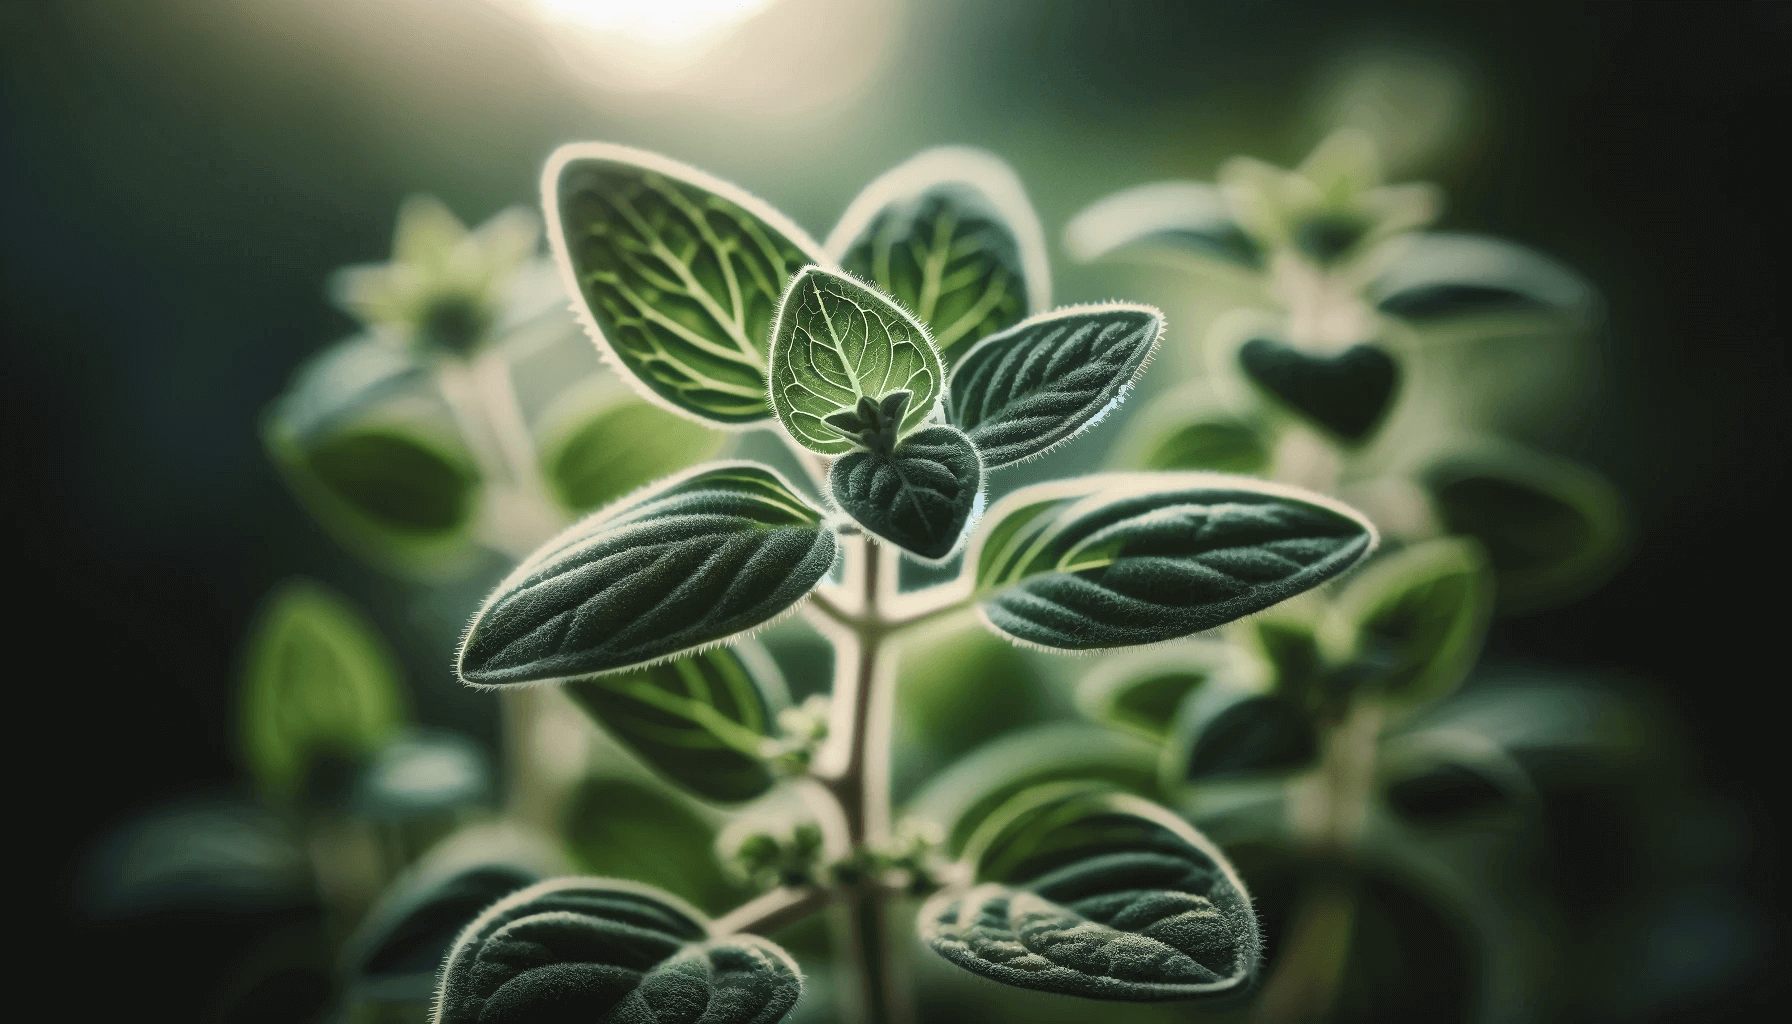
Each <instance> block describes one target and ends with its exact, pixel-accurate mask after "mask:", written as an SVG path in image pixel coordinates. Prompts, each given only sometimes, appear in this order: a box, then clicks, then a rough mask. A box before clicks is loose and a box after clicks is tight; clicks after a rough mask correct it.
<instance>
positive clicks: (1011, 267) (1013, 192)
mask: <svg viewBox="0 0 1792 1024" xmlns="http://www.w3.org/2000/svg"><path fill="white" fill-rule="evenodd" d="M827 252H828V255H830V256H833V257H834V258H836V259H838V260H839V261H840V265H841V266H842V267H843V268H845V269H846V270H847V271H848V272H850V273H853V274H856V275H858V276H859V277H860V278H863V279H864V280H867V281H870V282H872V283H874V284H876V285H877V286H878V287H879V288H881V289H883V290H884V291H885V292H886V293H888V294H890V295H893V296H895V297H896V299H897V300H898V301H899V302H901V303H902V304H903V305H904V306H905V307H906V308H908V309H911V310H913V311H914V312H915V315H916V316H918V317H919V318H920V319H921V322H922V323H924V324H926V325H927V327H928V330H929V332H930V334H931V336H932V338H933V341H934V345H935V346H936V347H937V348H938V349H939V351H940V352H941V353H942V356H943V357H944V358H945V359H946V360H947V362H948V363H950V362H951V361H952V360H953V359H955V358H957V357H959V356H960V355H961V354H962V353H963V352H965V351H966V350H967V349H969V348H970V346H971V345H972V344H973V343H975V342H976V341H977V340H978V339H980V338H983V337H986V336H988V335H990V334H994V333H995V332H997V331H1000V330H1002V329H1003V328H1006V327H1009V326H1011V325H1013V324H1015V323H1018V322H1019V321H1020V320H1021V318H1022V317H1025V316H1027V315H1028V314H1030V313H1037V312H1039V311H1041V310H1043V309H1045V307H1046V306H1047V305H1048V304H1049V303H1050V301H1051V300H1050V295H1051V282H1050V280H1049V279H1048V278H1049V266H1048V264H1047V262H1046V255H1045V234H1044V232H1043V231H1042V230H1041V229H1040V226H1039V217H1038V215H1036V214H1035V213H1034V212H1033V207H1032V205H1031V204H1030V203H1028V202H1027V196H1026V193H1025V191H1024V190H1022V188H1021V184H1020V181H1019V180H1018V179H1017V178H1015V176H1014V172H1013V171H1011V170H1009V169H1008V165H1007V164H1004V163H1002V161H1000V160H998V159H996V158H995V157H993V156H991V155H989V154H988V153H983V152H980V151H978V150H974V149H965V148H960V147H946V148H940V149H932V150H928V151H926V152H924V153H921V154H919V155H918V156H916V157H914V158H913V159H911V160H909V161H907V162H906V163H904V164H902V165H900V166H898V167H896V168H895V169H893V170H891V171H889V172H887V173H886V174H884V175H883V176H882V177H880V178H878V179H877V180H876V181H873V182H872V183H871V184H870V185H868V186H866V188H865V190H864V191H863V192H861V193H859V195H858V197H857V198H856V199H854V200H853V201H852V204H851V205H850V206H848V207H847V210H846V213H845V215H843V216H842V217H841V218H840V223H839V225H837V226H836V227H835V228H834V230H833V232H832V233H831V234H830V235H829V236H828V241H827Z"/></svg>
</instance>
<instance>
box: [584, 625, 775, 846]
mask: <svg viewBox="0 0 1792 1024" xmlns="http://www.w3.org/2000/svg"><path fill="white" fill-rule="evenodd" d="M566 695H567V696H569V697H571V698H572V699H573V700H574V701H576V702H577V703H578V705H579V706H580V707H581V708H583V709H585V711H587V712H589V713H590V715H591V717H592V718H595V719H596V720H597V721H598V723H599V724H600V725H602V726H603V727H604V729H605V730H606V731H608V732H609V733H610V735H612V736H614V737H616V739H617V740H618V741H619V742H621V743H622V744H623V745H624V746H626V747H628V748H629V749H630V750H632V751H634V752H635V753H636V754H637V755H639V756H640V758H641V759H642V760H644V761H646V762H647V763H648V764H650V765H652V766H653V767H654V768H656V769H658V770H659V771H660V772H661V773H663V774H664V775H665V776H666V777H667V778H669V779H671V780H672V781H673V782H676V783H678V784H679V785H681V786H684V787H685V788H687V789H689V790H691V791H692V792H694V793H697V794H699V795H701V796H704V797H707V798H708V799H711V800H719V801H722V802H724V803H731V802H735V801H740V800H748V799H751V798H753V797H756V796H758V795H759V794H761V793H763V792H765V791H766V790H767V789H770V788H771V785H772V781H773V778H772V773H771V770H770V768H769V767H768V766H767V765H766V763H765V761H764V759H763V757H762V748H763V747H764V746H765V741H766V740H768V739H770V738H771V737H773V736H775V735H776V734H777V721H778V711H779V710H780V709H782V708H783V707H785V706H786V705H787V704H788V703H789V697H788V696H787V694H786V692H785V688H784V680H783V678H782V677H781V676H780V675H779V674H778V668H777V665H776V663H774V662H773V661H772V660H771V656H770V655H768V654H766V653H765V651H764V650H763V649H762V648H761V647H760V646H759V644H757V643H756V642H754V641H752V640H743V641H741V642H739V643H736V644H733V645H730V646H728V647H713V648H710V649H709V650H706V651H700V652H698V653H696V654H692V655H689V656H687V657H683V658H679V659H677V660H675V661H668V662H662V663H660V664H657V665H651V666H649V667H647V668H642V669H636V670H635V671H633V672H627V673H623V674H621V675H608V676H600V677H598V678H596V679H585V680H578V681H574V682H571V683H568V684H566ZM592 866H593V868H594V869H596V868H598V867H600V866H601V867H604V868H605V869H606V870H610V868H611V866H609V865H596V864H594V865H592Z"/></svg>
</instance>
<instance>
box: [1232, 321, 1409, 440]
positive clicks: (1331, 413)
mask: <svg viewBox="0 0 1792 1024" xmlns="http://www.w3.org/2000/svg"><path fill="white" fill-rule="evenodd" d="M1238 363H1239V365H1240V366H1242V367H1243V368H1244V372H1245V375H1246V376H1248V377H1249V378H1250V379H1251V382H1252V383H1254V384H1256V385H1257V386H1258V387H1259V388H1261V389H1263V391H1265V392H1267V393H1268V394H1269V395H1270V396H1271V397H1272V398H1274V399H1276V400H1277V401H1278V402H1280V403H1281V404H1283V405H1285V406H1287V407H1288V408H1289V409H1292V410H1293V411H1294V412H1296V413H1299V414H1300V415H1301V416H1304V417H1306V418H1307V419H1309V420H1311V421H1312V422H1314V423H1316V424H1318V425H1319V426H1321V427H1323V428H1325V429H1326V430H1327V431H1330V432H1331V433H1332V434H1334V435H1335V436H1337V437H1339V438H1342V439H1343V440H1345V441H1351V442H1359V441H1363V440H1365V439H1367V438H1368V437H1369V435H1370V434H1372V433H1374V431H1375V428H1376V427H1378V426H1380V425H1381V421H1382V420H1383V419H1384V418H1385V416H1386V414H1387V411H1388V408H1389V407H1390V406H1391V405H1392V404H1393V401H1394V393H1395V391H1397V390H1398V389H1399V387H1400V364H1399V363H1397V362H1395V361H1394V357H1393V356H1390V355H1388V354H1387V353H1386V352H1384V351H1382V350H1381V349H1380V348H1378V347H1376V346H1374V345H1366V344H1365V345H1352V346H1351V347H1349V348H1347V349H1345V350H1344V351H1342V352H1339V353H1337V354H1335V355H1315V354H1313V353H1309V352H1302V351H1300V350H1299V349H1297V348H1295V347H1293V346H1292V345H1286V344H1283V343H1282V342H1279V341H1271V340H1270V339H1268V338H1253V339H1251V340H1250V341H1247V342H1245V343H1244V345H1243V346H1242V347H1241V348H1240V349H1239V350H1238Z"/></svg>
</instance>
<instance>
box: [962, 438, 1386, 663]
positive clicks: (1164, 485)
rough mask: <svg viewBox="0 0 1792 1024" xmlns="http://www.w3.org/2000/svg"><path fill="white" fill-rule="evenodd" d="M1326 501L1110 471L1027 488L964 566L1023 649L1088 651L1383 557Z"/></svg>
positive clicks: (1213, 618)
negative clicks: (970, 568)
mask: <svg viewBox="0 0 1792 1024" xmlns="http://www.w3.org/2000/svg"><path fill="white" fill-rule="evenodd" d="M1375 544H1376V533H1375V528H1374V527H1373V526H1371V525H1369V523H1368V521H1367V520H1365V519H1363V518H1362V517H1361V516H1360V515H1358V514H1357V513H1356V512H1353V511H1351V510H1350V509H1349V508H1347V507H1345V506H1344V505H1342V504H1339V503H1337V502H1335V501H1332V500H1331V499H1329V498H1325V497H1321V496H1320V495H1317V494H1312V493H1309V492H1306V491H1301V490H1299V489H1297V488H1289V487H1283V486H1279V485H1275V484H1268V483H1265V482H1263V481H1260V480H1252V479H1250V478H1248V477H1231V476H1223V475H1220V474H1209V473H1114V474H1103V475H1098V476H1090V477H1084V478H1081V479H1077V480H1067V481H1061V482H1057V483H1049V484H1038V485H1035V486H1032V487H1025V488H1022V489H1020V490H1018V491H1016V492H1014V493H1013V494H1010V495H1009V496H1007V497H1006V498H1004V499H1002V500H1001V501H1000V502H998V503H997V504H996V506H995V507H994V508H992V509H991V510H990V513H989V515H988V516H986V517H985V519H984V526H983V527H982V528H981V529H980V530H979V531H978V533H977V536H976V537H975V539H974V540H973V541H972V546H971V548H970V551H969V553H968V554H967V555H966V564H967V565H971V566H974V567H975V570H974V571H975V574H976V575H975V587H976V590H975V595H976V598H977V602H978V605H977V607H978V609H979V611H980V612H981V613H982V615H983V618H984V621H985V622H987V623H988V624H989V625H990V626H991V628H994V629H996V630H998V631H1000V632H1002V633H1004V634H1007V635H1008V636H1011V637H1013V638H1015V639H1016V640H1019V641H1022V642H1024V643H1030V644H1037V645H1039V646H1041V647H1051V648H1060V649H1065V650H1090V649H1094V648H1100V647H1124V646H1128V645H1133V644H1149V643H1158V642H1160V641H1164V640H1170V639H1174V638H1176V637H1180V636H1188V635H1190V634H1192V633H1198V632H1200V631H1201V630H1204V629H1212V628H1213V627H1215V626H1219V625H1223V624H1225V623H1227V622H1230V621H1232V620H1233V619H1238V618H1242V617H1243V616H1246V615H1249V614H1251V613H1252V612H1257V611H1262V610H1263V609H1265V608H1268V607H1269V606H1271V605H1273V604H1276V603H1277V602H1279V601H1283V600H1286V599H1287V598H1290V597H1293V596H1294V595H1296V594H1298V593H1301V592H1302V591H1305V590H1309V589H1311V588H1313V587H1316V586H1318V585H1319V584H1321V583H1323V582H1325V581H1326V580H1329V579H1331V578H1333V577H1335V576H1337V575H1339V574H1341V573H1343V572H1344V571H1346V570H1347V569H1349V568H1350V567H1351V566H1353V565H1355V564H1356V563H1357V562H1359V561H1361V560H1362V559H1363V558H1364V557H1365V556H1366V555H1368V553H1369V552H1370V551H1371V550H1373V549H1374V547H1375Z"/></svg>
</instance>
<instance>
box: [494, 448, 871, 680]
mask: <svg viewBox="0 0 1792 1024" xmlns="http://www.w3.org/2000/svg"><path fill="white" fill-rule="evenodd" d="M835 547H836V541H835V538H834V534H833V532H832V531H831V530H829V529H828V528H827V526H826V524H825V523H823V522H822V514H821V512H819V511H818V510H816V509H815V508H813V507H811V506H810V505H809V504H808V503H807V502H805V501H804V500H803V499H802V498H800V497H799V496H797V494H796V493H795V492H793V491H792V490H791V489H790V487H789V485H788V484H786V483H785V482H784V480H783V478H782V477H780V476H778V474H777V473H775V472H773V471H772V470H770V469H767V468H766V467H764V466H759V465H755V464H753V463H750V462H721V463H709V464H706V465H703V466H699V467H697V468H696V469H693V470H691V471H690V472H688V473H684V474H682V475H680V476H677V477H673V478H671V479H669V480H665V481H662V482H661V483H658V484H655V485H654V486H652V487H650V488H647V489H646V490H644V491H641V492H638V493H636V494H634V495H631V496H629V497H628V498H625V499H623V500H622V501H619V502H617V503H616V504H614V505H612V506H610V507H609V508H607V509H604V510H603V511H600V512H597V513H594V514H593V515H591V516H588V517H587V518H585V519H583V520H580V521H579V522H577V523H575V524H573V525H572V526H571V527H570V528H568V529H567V530H566V532H564V533H562V534H561V535H560V536H559V537H556V538H555V539H554V540H551V541H549V542H548V543H547V544H546V545H544V546H543V547H542V548H541V549H540V550H538V551H537V552H536V553H535V554H533V555H531V556H530V557H529V558H528V559H527V560H525V561H524V562H523V564H522V565H520V566H518V567H517V569H516V570H515V571H514V572H512V573H511V574H510V576H509V577H507V578H506V579H505V580H504V581H503V582H502V583H500V584H499V585H498V588H497V590H496V591H495V592H494V593H493V594H492V596H491V597H490V598H488V599H487V600H486V603H485V606H484V607H482V608H481V609H480V610H479V614H478V615H477V616H475V617H474V619H473V623H472V626H471V627H470V628H469V629H468V631H467V637H466V640H465V641H464V642H463V643H462V644H461V652H460V659H459V671H460V675H461V678H462V679H463V680H465V681H466V682H467V683H469V684H470V685H474V686H501V685H507V684H513V683H528V682H539V681H544V680H555V679H567V678H571V677H575V676H584V675H592V674H596V673H603V672H614V671H617V670H620V669H626V668H631V667H635V666H640V665H645V664H648V663H651V662H655V661H659V660H661V659H664V658H667V657H671V656H672V655H676V654H680V653H683V652H687V651H691V650H695V649H697V648H701V647H705V646H708V645H710V644H713V643H716V642H717V641H720V640H725V639H727V638H728V637H730V636H733V635H734V634H736V633H740V632H743V631H745V630H748V629H752V628H753V627H754V626H758V625H761V624H763V623H765V622H767V621H769V620H770V619H772V618H774V617H776V616H777V615H779V614H780V613H782V612H784V611H787V610H788V609H789V608H790V607H791V606H793V605H795V604H796V602H798V601H800V600H802V598H803V597H805V596H806V595H807V594H808V593H809V591H810V590H812V589H813V588H814V587H815V585H816V584H817V583H818V582H820V581H821V578H822V577H823V576H825V575H826V574H827V572H828V570H829V569H830V568H831V567H832V566H833V564H834V555H835Z"/></svg>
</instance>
